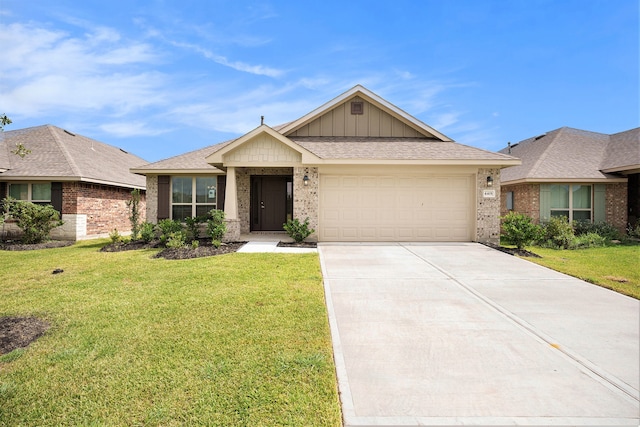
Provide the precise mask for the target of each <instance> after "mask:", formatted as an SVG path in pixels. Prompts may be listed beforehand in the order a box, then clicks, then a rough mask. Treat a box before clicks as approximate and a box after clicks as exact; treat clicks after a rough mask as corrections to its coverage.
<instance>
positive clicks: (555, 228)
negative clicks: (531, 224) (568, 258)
mask: <svg viewBox="0 0 640 427" xmlns="http://www.w3.org/2000/svg"><path fill="white" fill-rule="evenodd" d="M575 237H576V236H575V233H574V231H573V226H572V225H571V224H570V223H569V219H568V218H567V217H565V216H554V217H551V219H549V222H547V223H546V224H545V225H544V227H543V237H542V239H541V242H540V243H541V246H545V247H550V248H557V249H568V248H569V247H571V243H572V242H573V239H574V238H575Z"/></svg>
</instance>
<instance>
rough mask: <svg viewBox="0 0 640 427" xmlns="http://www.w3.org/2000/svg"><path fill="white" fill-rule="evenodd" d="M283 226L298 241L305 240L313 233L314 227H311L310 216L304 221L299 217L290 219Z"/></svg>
mask: <svg viewBox="0 0 640 427" xmlns="http://www.w3.org/2000/svg"><path fill="white" fill-rule="evenodd" d="M282 228H284V231H286V232H287V234H288V235H289V237H291V238H292V239H293V240H295V241H296V242H297V243H300V242H302V241H304V239H306V238H307V237H309V236H310V235H311V233H313V232H314V231H316V230H314V229H313V228H311V229H310V228H309V218H306V219H305V220H304V222H303V223H300V221H299V220H298V218H295V219H290V220H288V221H287V222H286V223H284V224H282Z"/></svg>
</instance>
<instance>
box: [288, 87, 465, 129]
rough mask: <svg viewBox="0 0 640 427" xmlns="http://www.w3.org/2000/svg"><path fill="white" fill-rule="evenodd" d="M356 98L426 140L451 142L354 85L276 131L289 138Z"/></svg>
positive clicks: (366, 90)
mask: <svg viewBox="0 0 640 427" xmlns="http://www.w3.org/2000/svg"><path fill="white" fill-rule="evenodd" d="M356 97H359V98H362V99H364V100H366V101H368V102H371V103H373V104H375V105H376V106H377V107H378V108H380V109H381V110H382V111H384V112H386V113H387V114H389V115H391V116H392V117H394V118H396V119H398V120H400V121H401V122H403V123H405V124H406V125H408V126H410V127H411V128H414V129H415V130H416V131H418V132H419V133H421V134H422V135H424V136H425V137H427V138H435V139H439V140H440V141H452V139H451V138H449V137H448V136H446V135H444V134H442V133H440V132H438V131H437V130H435V129H434V128H432V127H431V126H428V125H426V124H425V123H423V122H422V121H420V120H418V119H416V118H415V117H413V116H412V115H410V114H408V113H406V112H405V111H403V110H401V109H400V108H398V107H396V106H395V105H393V104H391V103H390V102H388V101H387V100H385V99H383V98H381V97H380V96H378V95H376V94H375V93H373V92H371V91H370V90H369V89H367V88H365V87H364V86H362V85H356V86H354V87H352V88H351V89H349V90H348V91H346V92H344V93H343V94H341V95H338V96H337V97H335V98H333V99H332V100H331V101H329V102H326V103H325V104H323V105H321V106H320V107H318V108H316V109H315V110H313V111H311V112H310V113H308V114H306V115H304V116H302V117H300V118H299V119H297V120H294V121H292V122H289V123H287V124H284V125H281V126H278V127H277V128H276V129H277V130H278V132H280V133H282V134H283V135H286V136H289V135H291V134H292V133H294V132H295V131H296V130H297V129H300V128H301V127H303V126H304V125H306V124H308V123H310V122H312V121H313V120H315V119H317V118H318V117H320V116H322V115H323V114H326V113H327V112H329V111H331V110H332V109H334V108H336V107H337V106H339V105H341V104H343V103H345V102H347V101H349V100H350V99H353V98H356Z"/></svg>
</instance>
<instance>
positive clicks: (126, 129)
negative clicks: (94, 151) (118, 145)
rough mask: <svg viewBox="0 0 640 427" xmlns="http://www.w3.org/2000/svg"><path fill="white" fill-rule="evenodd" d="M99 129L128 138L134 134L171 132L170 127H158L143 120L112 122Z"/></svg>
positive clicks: (148, 134) (144, 134)
mask: <svg viewBox="0 0 640 427" xmlns="http://www.w3.org/2000/svg"><path fill="white" fill-rule="evenodd" d="M99 129H100V130H101V131H103V132H105V133H107V134H110V135H113V136H116V137H119V138H127V137H132V136H157V135H162V134H163V133H167V132H170V129H166V128H165V129H161V128H156V127H155V126H153V125H150V124H149V123H145V122H141V121H133V122H126V121H123V122H111V123H105V124H102V125H100V126H99Z"/></svg>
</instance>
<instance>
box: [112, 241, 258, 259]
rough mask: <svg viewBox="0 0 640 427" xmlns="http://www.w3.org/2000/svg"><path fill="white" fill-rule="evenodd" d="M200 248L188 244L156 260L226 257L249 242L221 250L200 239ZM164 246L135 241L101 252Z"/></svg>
mask: <svg viewBox="0 0 640 427" xmlns="http://www.w3.org/2000/svg"><path fill="white" fill-rule="evenodd" d="M198 242H199V244H198V247H197V248H195V249H194V248H192V247H191V245H190V244H187V246H186V247H184V248H164V249H162V250H161V251H160V252H158V253H157V254H155V255H154V256H153V257H154V258H165V259H192V258H202V257H208V256H215V255H224V254H229V253H232V252H236V251H237V250H238V249H240V248H241V247H242V246H243V245H244V244H245V243H247V242H230V243H223V244H222V245H221V246H220V247H219V248H216V247H215V246H213V245H212V244H211V240H210V239H198ZM162 247H163V246H162V245H161V244H160V242H159V241H153V242H149V243H145V242H142V241H134V242H127V243H120V242H119V243H109V244H108V245H106V246H103V247H102V248H101V249H100V251H101V252H122V251H135V250H138V249H155V248H162Z"/></svg>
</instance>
